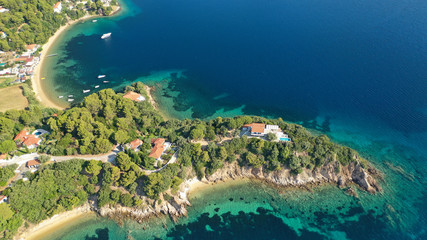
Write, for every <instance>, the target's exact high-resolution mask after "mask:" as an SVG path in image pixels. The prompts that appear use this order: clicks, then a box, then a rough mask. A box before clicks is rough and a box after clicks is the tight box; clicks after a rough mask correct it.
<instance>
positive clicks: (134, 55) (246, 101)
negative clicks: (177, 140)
mask: <svg viewBox="0 0 427 240" xmlns="http://www.w3.org/2000/svg"><path fill="white" fill-rule="evenodd" d="M124 4H125V10H124V11H123V12H122V13H121V15H118V16H116V17H113V18H103V19H99V21H98V23H97V24H94V23H92V22H91V21H88V22H86V23H81V24H77V25H76V26H74V27H72V28H71V29H70V31H68V32H67V33H66V34H64V35H63V36H61V39H60V40H59V41H58V43H57V44H56V45H55V46H54V47H53V48H52V49H51V50H50V54H51V53H59V57H57V58H50V59H49V60H48V62H47V64H46V65H45V67H44V68H43V70H42V71H43V75H45V76H46V86H45V87H46V88H47V90H48V91H50V93H51V94H52V96H53V98H55V97H56V96H57V95H68V94H75V95H76V99H81V98H82V97H83V96H84V95H83V93H81V90H82V89H87V88H91V87H93V86H94V85H97V84H100V83H99V80H98V79H96V76H97V75H98V74H101V73H102V74H106V75H107V78H108V80H110V83H108V84H101V88H100V89H102V88H106V87H113V88H115V89H121V88H122V87H123V86H125V85H128V84H129V83H131V82H134V81H138V80H140V81H143V82H145V83H147V84H149V85H152V86H155V87H156V91H155V93H154V95H155V97H156V100H157V101H158V102H159V104H160V107H161V109H162V110H163V111H165V112H167V113H168V114H169V115H170V116H172V117H176V118H180V119H182V118H195V117H198V118H205V119H209V118H214V117H216V116H235V115H240V114H256V115H263V116H271V117H282V118H283V119H285V120H288V121H292V122H296V123H300V124H303V125H304V126H306V127H308V128H310V129H312V130H313V131H318V132H322V133H326V134H328V135H329V136H330V137H331V138H332V139H333V140H334V141H335V142H338V143H341V144H344V145H347V146H349V147H352V148H355V149H356V150H358V151H359V152H360V153H361V154H362V156H364V157H365V158H367V159H368V160H370V161H371V162H373V164H374V165H375V166H376V167H377V168H378V169H380V170H381V171H383V172H384V176H385V177H384V182H382V186H383V188H384V193H382V194H378V195H375V196H371V195H368V194H366V193H363V192H359V196H360V199H359V200H355V199H352V198H350V197H348V196H347V195H345V194H344V193H343V192H342V191H341V190H339V189H337V188H335V187H322V188H319V189H317V190H316V191H314V192H313V193H311V192H306V191H301V190H298V191H297V190H295V191H286V192H285V193H284V194H280V193H276V192H275V191H274V190H273V189H271V188H268V187H265V186H260V185H251V184H243V185H240V186H239V187H238V188H236V187H232V186H227V187H223V188H221V187H218V188H215V189H213V190H212V191H208V192H204V193H201V195H200V196H194V199H193V200H192V201H193V203H194V206H193V207H192V208H190V216H189V218H188V219H182V220H180V222H179V223H178V224H173V223H171V222H170V221H168V220H167V219H162V220H158V221H150V222H147V223H145V224H146V229H148V230H145V231H144V230H142V226H140V225H136V224H134V223H131V222H129V223H128V224H127V225H125V226H124V227H118V226H117V225H116V224H114V223H113V222H110V221H105V220H103V221H89V222H87V223H86V224H84V225H81V226H80V227H79V228H78V231H77V232H67V233H66V234H65V236H64V235H62V237H61V238H66V237H68V238H69V239H73V238H74V239H84V238H85V236H86V234H89V235H88V236H93V235H95V230H96V229H104V230H102V231H101V232H100V233H99V234H101V236H103V237H101V239H106V238H105V236H106V235H105V233H106V232H107V230H108V235H109V236H110V239H124V238H125V237H126V234H127V233H128V231H129V230H131V235H132V236H133V237H135V238H136V239H144V238H145V237H147V236H150V237H152V238H154V237H155V236H157V237H160V238H165V237H166V236H167V235H169V237H170V238H179V237H178V236H185V237H186V238H190V239H191V238H198V239H200V238H208V239H212V238H218V239H221V238H222V239H229V238H235V239H239V238H250V237H251V236H253V237H255V236H256V238H263V235H256V234H258V233H260V232H262V231H263V230H264V229H265V228H266V227H268V226H271V227H272V228H271V229H270V230H271V233H268V234H270V235H265V236H266V237H265V238H267V237H270V238H273V237H272V236H274V234H276V236H279V238H280V237H281V236H289V238H290V239H294V238H297V237H298V236H300V237H301V238H307V239H316V238H318V237H319V234H320V237H321V238H331V239H427V237H426V234H427V233H426V232H427V230H426V227H425V226H426V224H427V220H426V219H427V204H426V203H427V201H426V200H427V191H426V190H427V188H426V183H427V177H426V174H425V173H426V170H427V169H426V167H427V158H426V156H427V133H426V130H427V110H426V109H427V98H426V96H427V84H426V79H427V72H426V69H427V66H426V64H427V49H426V46H427V42H426V41H427V36H426V34H427V28H426V27H427V17H426V16H427V15H426V14H425V12H426V11H427V4H426V2H425V1H419V0H405V1H393V0H390V1H381V0H375V1H344V2H343V1H336V0H327V1H312V0H303V1H293V0H290V1H269V2H268V3H266V2H264V1H257V0H251V1H239V0H233V1H203V2H200V1H191V0H186V1H181V2H170V1H162V0H157V1H131V0H129V1H125V2H124ZM105 32H113V35H112V37H111V38H110V39H109V40H108V41H100V39H99V37H100V35H101V34H102V33H105ZM92 90H94V89H92ZM255 196H257V199H254V198H255ZM240 197H242V198H243V199H244V200H240ZM272 197H273V198H274V199H275V200H274V201H272V200H271V198H272ZM230 198H233V201H230V200H229V199H230ZM211 200H212V201H211ZM214 201H215V202H214ZM247 201H248V202H249V203H248V204H246V202H247ZM264 202H265V203H264ZM213 204H217V205H213ZM217 208H219V209H218V211H216V210H215V209H217ZM228 211H231V212H230V213H229V214H228V213H227V212H228ZM240 211H242V212H243V214H240V213H239V212H240ZM303 212H304V213H303ZM163 223H165V224H166V225H167V226H168V231H166V230H165V229H164V228H163ZM265 223H269V224H268V225H267V226H266V225H265ZM230 226H233V228H232V229H230ZM236 226H240V228H238V227H236ZM245 226H247V228H245ZM275 226H276V227H277V228H273V227H275ZM105 228H107V230H105ZM212 230H213V231H212ZM234 230H235V231H234ZM282 231H284V232H282ZM218 233H222V235H221V236H218V235H215V234H218ZM230 233H234V235H233V236H230V235H227V234H230ZM102 234H104V235H102ZM116 234H117V235H116ZM248 234H250V235H249V236H248ZM266 234H267V233H266ZM295 234H296V235H295ZM116 236H117V237H116ZM153 236H154V237H153ZM283 238H285V237H283Z"/></svg>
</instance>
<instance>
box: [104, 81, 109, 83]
mask: <svg viewBox="0 0 427 240" xmlns="http://www.w3.org/2000/svg"><path fill="white" fill-rule="evenodd" d="M102 82H103V83H109V82H110V81H102Z"/></svg>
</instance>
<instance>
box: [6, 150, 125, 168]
mask: <svg viewBox="0 0 427 240" xmlns="http://www.w3.org/2000/svg"><path fill="white" fill-rule="evenodd" d="M119 152H120V150H119V149H118V146H116V147H115V148H114V150H113V151H111V152H109V153H106V154H101V155H73V156H51V160H55V161H57V162H63V161H67V160H71V159H75V158H78V159H84V160H98V161H102V162H111V163H114V159H115V158H116V156H117V154H118V153H119ZM40 155H42V154H38V153H30V154H24V155H21V156H19V157H18V156H15V157H13V158H12V159H9V160H0V166H7V165H11V164H15V163H16V164H18V165H22V164H24V163H26V162H28V161H30V160H33V159H35V158H38V157H39V156H40Z"/></svg>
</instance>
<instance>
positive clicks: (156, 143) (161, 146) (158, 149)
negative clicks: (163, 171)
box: [148, 138, 166, 160]
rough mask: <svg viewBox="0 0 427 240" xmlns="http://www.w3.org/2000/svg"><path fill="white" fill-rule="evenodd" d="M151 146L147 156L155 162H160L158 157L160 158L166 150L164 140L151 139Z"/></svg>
mask: <svg viewBox="0 0 427 240" xmlns="http://www.w3.org/2000/svg"><path fill="white" fill-rule="evenodd" d="M151 145H153V147H152V148H151V152H150V154H149V155H148V156H149V157H152V158H154V159H156V160H160V157H161V156H162V154H163V152H164V151H165V150H166V145H165V139H164V138H157V139H152V140H151Z"/></svg>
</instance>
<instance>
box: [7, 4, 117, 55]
mask: <svg viewBox="0 0 427 240" xmlns="http://www.w3.org/2000/svg"><path fill="white" fill-rule="evenodd" d="M56 2H58V0H31V1H29V0H0V6H2V7H3V8H6V9H9V11H8V12H3V13H0V31H2V32H4V33H5V34H6V37H5V38H3V39H0V50H1V51H18V52H20V51H24V50H25V45H26V44H33V43H36V44H44V43H46V42H47V40H48V39H49V38H50V37H51V36H52V35H53V34H54V33H55V32H56V31H57V30H58V29H59V27H60V26H62V25H65V24H66V23H67V21H68V19H78V18H80V17H83V16H84V15H86V14H87V13H88V12H89V14H100V15H109V14H110V13H111V12H112V8H111V7H104V6H103V4H102V2H101V1H100V0H97V1H95V2H92V1H88V3H89V4H88V5H87V6H86V5H85V4H82V3H78V2H79V1H78V0H69V1H67V2H65V1H64V2H62V4H63V11H62V12H61V13H54V11H53V5H54V4H55V3H56ZM77 3H78V4H77ZM112 4H113V5H115V4H117V2H116V1H115V0H113V2H112ZM69 6H72V9H70V7H69Z"/></svg>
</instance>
